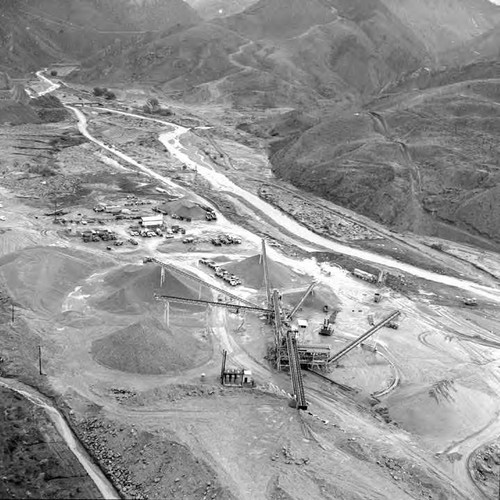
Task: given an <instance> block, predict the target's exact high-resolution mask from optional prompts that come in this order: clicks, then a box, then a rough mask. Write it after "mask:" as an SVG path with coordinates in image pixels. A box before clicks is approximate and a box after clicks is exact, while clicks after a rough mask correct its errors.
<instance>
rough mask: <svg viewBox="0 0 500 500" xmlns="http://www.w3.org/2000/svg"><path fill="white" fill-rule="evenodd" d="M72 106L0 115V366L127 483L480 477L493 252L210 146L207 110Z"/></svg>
mask: <svg viewBox="0 0 500 500" xmlns="http://www.w3.org/2000/svg"><path fill="white" fill-rule="evenodd" d="M43 80H44V79H43V78H42V81H41V82H40V83H39V85H38V87H37V86H36V85H35V84H34V83H33V85H31V88H37V89H38V90H39V91H42V90H43V89H44V88H48V83H47V82H44V81H43ZM54 94H55V95H57V96H58V97H59V98H60V99H61V101H62V102H63V103H74V102H76V101H77V95H78V92H76V91H75V90H72V89H71V88H70V87H66V86H65V87H62V88H60V89H55V90H54ZM107 104H108V103H106V105H107ZM68 109H69V111H70V112H71V119H67V120H66V121H64V122H60V123H55V124H47V125H33V124H32V125H30V124H25V125H18V126H16V127H12V126H0V146H1V149H2V151H3V152H4V155H3V157H2V159H1V160H0V162H1V163H0V165H1V168H0V315H1V317H2V324H1V325H0V334H1V337H0V338H1V340H0V375H1V376H2V377H3V378H2V381H3V385H6V386H8V387H11V388H12V389H14V390H16V387H17V388H19V386H16V383H15V382H14V381H13V379H17V380H18V381H20V382H21V383H24V384H25V386H24V389H23V390H24V391H25V392H30V391H31V394H32V395H34V394H38V391H39V392H41V393H43V394H46V395H47V396H49V397H50V398H51V400H52V402H53V404H54V406H55V407H57V408H58V409H59V410H60V411H61V412H62V413H63V414H64V415H65V418H66V419H67V420H68V422H69V423H70V425H71V427H72V429H73V430H74V432H75V434H76V435H77V436H78V438H79V440H80V441H81V443H82V444H83V445H84V446H85V447H86V449H87V450H88V452H89V453H90V454H91V455H92V456H93V457H94V459H95V461H96V463H97V464H98V465H99V467H100V468H101V469H102V471H104V472H105V474H106V476H107V477H108V479H109V480H110V481H111V483H112V484H113V486H114V488H116V491H117V492H118V493H119V494H120V495H121V496H122V497H123V498H138V499H143V498H144V499H145V498H150V499H154V498H158V499H160V498H170V499H180V498H186V499H191V498H192V499H195V498H199V499H201V498H203V499H209V498H210V499H225V500H229V499H243V500H254V499H261V498H262V499H264V498H265V499H269V500H278V499H334V498H338V499H343V500H360V499H367V500H368V499H370V500H371V499H385V498H391V499H398V500H399V499H401V500H403V499H411V498H413V499H424V498H425V499H435V500H438V499H439V500H442V499H450V500H451V499H464V500H466V499H482V498H495V495H496V494H497V493H498V481H497V480H496V482H495V481H493V479H492V478H493V477H496V478H498V470H499V465H500V460H499V459H498V457H499V452H498V445H497V444H496V443H495V442H494V440H495V439H497V438H498V435H499V433H500V419H499V415H500V403H499V401H500V379H499V378H498V367H499V363H500V337H499V336H498V334H497V332H498V331H499V326H500V319H499V317H498V314H497V309H498V305H499V302H500V289H499V288H498V280H497V279H496V278H495V276H494V275H495V269H492V270H491V272H488V262H490V261H491V262H493V261H495V259H497V258H498V254H495V253H493V252H487V251H482V252H481V254H482V257H481V265H482V267H478V266H473V265H472V264H469V263H468V262H467V260H468V259H469V257H468V254H467V247H465V246H460V245H457V246H456V248H452V246H453V243H451V242H446V246H447V250H446V252H443V251H441V250H436V249H433V248H431V246H429V245H428V244H426V242H423V241H420V240H419V239H418V238H416V237H415V238H412V237H411V236H408V235H397V234H395V233H394V234H393V233H391V232H389V231H387V230H384V229H383V228H381V227H379V226H378V225H377V224H376V223H374V222H371V221H368V219H366V218H362V217H360V218H359V220H358V221H356V220H354V217H355V214H352V213H349V214H348V213H347V211H346V210H340V209H339V210H338V212H337V213H336V215H335V216H331V215H330V214H329V212H328V210H330V209H332V206H331V205H332V204H331V203H330V204H326V202H325V208H324V210H323V209H321V207H317V206H316V201H314V203H313V202H312V201H310V200H311V198H310V196H309V195H307V194H304V196H306V197H307V198H304V199H302V202H300V203H299V201H298V200H299V199H298V198H296V196H298V195H297V194H295V188H294V190H290V191H286V189H281V188H280V187H273V186H271V185H270V184H269V182H270V179H271V178H272V174H271V172H270V171H269V170H267V171H266V167H265V166H264V164H265V163H266V162H264V161H263V160H262V158H263V156H262V155H263V153H262V151H260V150H257V149H256V150H255V152H254V154H255V158H256V168H255V171H252V158H251V157H250V156H249V153H248V150H249V149H250V148H249V147H247V146H245V148H242V149H243V151H244V154H245V157H244V158H238V156H237V154H238V143H237V142H236V141H231V140H230V139H228V134H226V135H224V136H223V140H222V139H221V140H220V143H219V142H218V144H219V146H220V144H222V146H220V147H221V149H220V150H221V151H223V152H224V151H226V149H227V150H230V151H231V156H230V158H227V157H226V158H224V154H225V153H218V154H219V155H221V154H222V156H223V158H222V159H221V158H220V157H219V158H218V161H212V160H213V159H212V156H214V157H215V155H214V154H213V149H214V148H213V144H214V142H213V139H211V140H209V139H208V138H207V137H209V136H208V135H207V133H201V132H202V131H204V130H206V129H205V128H198V127H203V126H204V125H205V124H206V114H207V111H206V110H205V111H204V114H202V113H201V112H200V115H199V116H198V115H196V113H195V110H194V109H188V108H187V109H186V110H185V115H183V113H182V110H180V109H177V108H175V117H172V120H170V119H169V118H165V119H157V118H152V117H151V116H147V115H141V114H138V113H139V112H138V111H136V110H135V111H134V110H132V109H128V108H127V107H126V106H125V102H122V101H120V99H119V98H118V100H117V101H116V102H114V103H113V104H112V105H110V107H109V108H108V107H104V106H103V107H90V106H82V107H78V108H76V107H74V106H68ZM174 118H175V119H174ZM213 119H214V121H215V120H216V118H213ZM186 120H189V121H186ZM178 123H184V124H186V123H191V124H193V129H189V128H187V127H184V126H181V125H178ZM209 125H210V124H209ZM217 125H218V126H219V127H220V128H229V125H227V124H224V123H223V120H222V119H221V120H220V121H218V122H217ZM240 133H241V132H240ZM211 135H213V136H214V137H217V132H213V134H211ZM228 144H229V146H228ZM219 146H218V147H219ZM226 146H227V148H226ZM40 148H42V149H43V153H40V152H38V150H39V149H40ZM206 151H209V152H211V153H210V154H207V153H206ZM211 155H212V156H211ZM256 178H259V179H261V181H257V180H256ZM308 200H309V201H308ZM309 203H311V204H309ZM226 207H229V209H227V210H226ZM292 216H293V217H292ZM330 238H331V239H330ZM351 244H352V246H350V245H351ZM375 247H377V248H376V250H375V249H374V248H375ZM384 249H387V252H386V251H385V250H384ZM391 256H392V257H391ZM476 260H477V259H476V257H474V259H472V260H471V262H475V261H476ZM320 332H321V334H320ZM224 353H225V354H224ZM339 353H341V354H339ZM344 353H345V354H344ZM226 355H227V359H226ZM39 356H40V357H39ZM223 356H224V360H225V365H224V366H223V365H221V363H222V360H223ZM39 363H40V364H39ZM221 366H222V370H221ZM40 371H41V372H42V373H43V375H40V374H39V372H40ZM221 382H223V383H221ZM2 391H3V389H2ZM485 454H488V457H486V458H485ZM75 475H77V473H76V472H75ZM2 481H3V483H0V493H1V492H2V491H4V490H2V489H1V488H2V487H3V488H10V487H11V486H8V485H9V484H12V481H14V482H15V478H12V477H10V476H8V477H7V479H5V478H3V479H2ZM64 481H66V480H64ZM82 481H83V480H82ZM82 484H83V485H82V488H84V490H82V491H85V492H86V493H88V495H89V496H91V494H92V495H94V497H97V496H98V495H97V493H96V492H94V491H93V490H92V491H91V487H93V486H92V484H90V486H89V485H88V484H87V483H82ZM2 485H3V486H2ZM6 485H7V486H6ZM5 491H7V490H5ZM101 494H102V490H101ZM80 496H81V494H80ZM75 498H78V496H76V497H75Z"/></svg>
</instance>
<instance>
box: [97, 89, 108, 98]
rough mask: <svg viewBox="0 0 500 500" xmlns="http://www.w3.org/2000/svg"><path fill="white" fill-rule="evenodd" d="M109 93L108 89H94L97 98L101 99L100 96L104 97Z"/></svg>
mask: <svg viewBox="0 0 500 500" xmlns="http://www.w3.org/2000/svg"><path fill="white" fill-rule="evenodd" d="M107 91H108V89H106V88H102V87H94V95H95V96H96V97H100V96H102V95H104V94H105V93H106V92H107Z"/></svg>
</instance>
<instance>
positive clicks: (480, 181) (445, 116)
mask: <svg viewBox="0 0 500 500" xmlns="http://www.w3.org/2000/svg"><path fill="white" fill-rule="evenodd" d="M483 66H484V65H483ZM484 69H485V68H484V67H483V68H479V69H478V68H476V67H475V66H471V67H470V68H469V70H470V75H474V74H475V71H480V72H484ZM488 69H489V72H490V78H488V79H476V80H466V79H465V75H464V74H463V71H462V72H460V73H458V74H459V75H460V76H461V78H459V79H458V81H459V83H455V84H450V83H448V84H446V85H442V86H435V87H433V86H431V87H428V88H427V89H426V90H423V91H409V92H406V93H402V94H401V93H400V94H394V95H387V96H385V97H381V98H379V99H377V100H375V101H373V102H372V103H370V104H369V105H367V106H365V108H364V109H361V110H359V111H355V112H349V113H345V114H343V115H342V116H331V117H330V118H328V119H325V120H324V121H322V122H321V123H320V124H318V125H316V126H314V127H312V128H310V129H309V130H307V131H306V132H305V133H303V134H301V135H300V137H298V139H297V140H295V141H291V142H289V143H287V144H285V145H284V147H281V146H280V143H276V144H275V145H274V148H273V152H274V154H273V155H272V158H271V159H272V162H273V165H274V169H275V172H276V173H277V175H279V176H280V177H283V178H285V179H287V180H290V181H291V182H293V183H294V184H296V185H298V186H301V187H303V188H305V189H308V190H310V191H313V192H315V193H317V194H320V195H321V196H323V197H325V198H326V199H328V200H330V201H334V202H335V203H338V204H340V205H343V206H346V207H349V208H352V209H354V210H356V211H358V212H360V213H362V214H364V215H367V216H369V217H371V218H373V219H375V220H377V221H380V222H383V223H384V224H387V225H389V226H392V227H395V228H397V229H398V230H411V231H415V232H418V233H423V234H429V235H439V236H442V237H445V238H450V239H455V240H464V241H470V242H475V243H477V244H480V245H482V244H486V241H485V240H483V238H485V239H488V240H489V239H491V240H493V241H495V242H496V243H499V242H500V231H499V229H498V228H499V225H498V221H499V217H500V212H499V207H498V203H497V200H498V196H499V192H498V189H499V188H498V184H499V181H500V177H499V171H498V167H499V163H498V161H499V157H500V155H499V153H500V151H499V149H498V141H497V138H498V136H499V134H500V79H499V77H500V71H499V69H500V68H499V67H498V65H496V64H491V65H489V68H488ZM440 77H441V78H442V79H443V78H444V75H443V74H440ZM282 145H283V144H282Z"/></svg>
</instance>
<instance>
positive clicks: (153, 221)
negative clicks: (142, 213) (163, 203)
mask: <svg viewBox="0 0 500 500" xmlns="http://www.w3.org/2000/svg"><path fill="white" fill-rule="evenodd" d="M141 225H142V226H143V227H160V226H163V214H158V215H151V216H148V217H141Z"/></svg>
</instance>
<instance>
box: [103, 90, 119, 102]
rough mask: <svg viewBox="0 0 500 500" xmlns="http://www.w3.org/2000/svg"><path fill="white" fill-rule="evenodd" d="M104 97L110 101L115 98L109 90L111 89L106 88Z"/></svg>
mask: <svg viewBox="0 0 500 500" xmlns="http://www.w3.org/2000/svg"><path fill="white" fill-rule="evenodd" d="M104 99H107V100H108V101H112V100H113V99H116V94H115V93H114V92H111V90H106V92H104Z"/></svg>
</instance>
